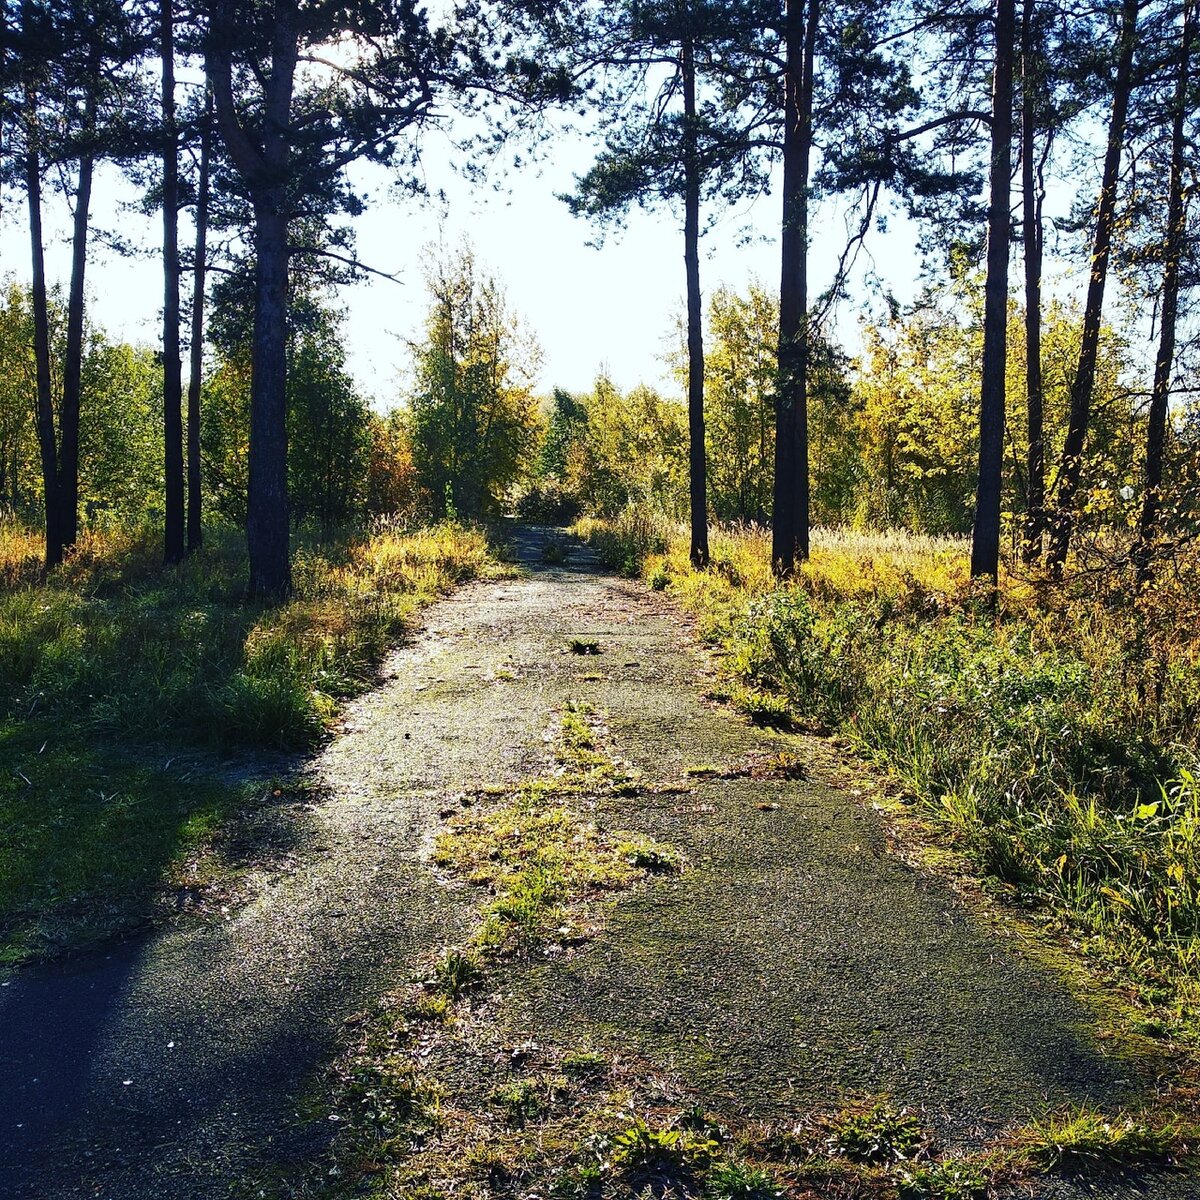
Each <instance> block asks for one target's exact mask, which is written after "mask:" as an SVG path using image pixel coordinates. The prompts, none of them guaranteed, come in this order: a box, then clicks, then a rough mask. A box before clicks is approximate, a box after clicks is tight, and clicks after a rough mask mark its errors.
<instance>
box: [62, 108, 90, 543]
mask: <svg viewBox="0 0 1200 1200" xmlns="http://www.w3.org/2000/svg"><path fill="white" fill-rule="evenodd" d="M88 108H89V112H88V115H87V118H86V119H87V121H88V125H89V127H90V126H91V124H92V121H93V119H94V117H95V111H96V108H95V97H94V96H93V97H91V98H89V100H88ZM94 173H95V159H94V158H93V157H92V154H91V152H90V151H85V153H84V155H83V157H82V158H80V160H79V186H78V188H77V189H76V192H75V222H74V230H73V232H72V237H71V285H70V288H69V290H68V292H67V344H66V350H65V361H64V362H63V383H62V405H61V406H60V408H59V413H58V436H59V451H58V522H59V526H58V534H59V537H60V539H61V540H62V544H63V547H64V548H66V547H68V546H73V545H75V542H76V540H77V538H78V537H79V409H80V402H81V393H82V387H83V306H84V291H83V288H84V277H85V274H86V272H87V252H88V218H89V215H90V210H91V204H92V177H93V175H94Z"/></svg>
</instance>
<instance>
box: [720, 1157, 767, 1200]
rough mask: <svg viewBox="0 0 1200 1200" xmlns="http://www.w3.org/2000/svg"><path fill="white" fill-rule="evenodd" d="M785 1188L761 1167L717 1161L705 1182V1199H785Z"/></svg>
mask: <svg viewBox="0 0 1200 1200" xmlns="http://www.w3.org/2000/svg"><path fill="white" fill-rule="evenodd" d="M783 1194H784V1193H783V1189H782V1188H781V1187H780V1186H779V1184H778V1182H776V1180H775V1179H774V1178H773V1177H772V1176H771V1174H770V1173H769V1172H767V1171H764V1170H763V1169H762V1168H761V1167H747V1166H744V1165H743V1164H741V1163H733V1162H724V1163H717V1165H716V1166H714V1167H713V1169H712V1170H711V1171H710V1172H709V1175H708V1178H707V1179H706V1180H705V1184H704V1198H705V1200H783Z"/></svg>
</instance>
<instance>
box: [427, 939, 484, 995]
mask: <svg viewBox="0 0 1200 1200" xmlns="http://www.w3.org/2000/svg"><path fill="white" fill-rule="evenodd" d="M483 979H484V975H483V964H482V963H481V962H480V960H479V955H477V954H473V953H471V952H470V951H464V950H447V951H446V953H445V954H444V955H443V956H442V957H441V959H439V960H438V964H437V967H436V968H435V969H434V973H433V981H434V986H435V987H436V988H437V990H438V991H439V992H441V994H442V995H443V996H448V997H449V998H450V999H452V1000H457V999H458V998H459V997H460V996H463V995H465V994H466V993H467V992H471V991H474V990H475V989H476V988H477V987H479V985H480V984H481V983H483Z"/></svg>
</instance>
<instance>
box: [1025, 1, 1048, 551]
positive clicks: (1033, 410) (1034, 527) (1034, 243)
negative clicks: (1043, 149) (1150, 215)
mask: <svg viewBox="0 0 1200 1200" xmlns="http://www.w3.org/2000/svg"><path fill="white" fill-rule="evenodd" d="M1034 4H1035V0H1025V8H1024V11H1023V13H1022V18H1021V233H1022V238H1023V241H1024V260H1025V408H1026V428H1027V433H1028V447H1027V450H1026V457H1025V468H1026V476H1027V478H1028V490H1027V493H1026V497H1025V536H1024V545H1023V547H1022V552H1023V557H1024V559H1025V561H1026V562H1027V563H1036V562H1039V561H1040V560H1041V557H1042V533H1043V530H1044V529H1045V523H1046V434H1045V417H1044V389H1043V385H1042V193H1041V188H1040V182H1039V180H1038V178H1037V156H1036V141H1037V100H1038V84H1037V66H1036V63H1035V61H1034V31H1033V19H1034Z"/></svg>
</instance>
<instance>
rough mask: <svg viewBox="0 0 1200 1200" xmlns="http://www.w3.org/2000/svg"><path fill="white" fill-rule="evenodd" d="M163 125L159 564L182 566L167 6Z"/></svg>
mask: <svg viewBox="0 0 1200 1200" xmlns="http://www.w3.org/2000/svg"><path fill="white" fill-rule="evenodd" d="M159 20H160V26H159V47H160V57H161V59H162V123H163V150H162V167H163V197H162V205H163V478H164V482H165V489H164V492H165V494H164V500H165V505H166V511H165V513H164V521H163V559H164V560H165V561H166V562H168V563H177V562H182V561H183V557H184V510H183V413H182V411H181V409H182V403H183V379H182V369H183V368H182V364H181V362H180V358H179V130H178V128H177V124H176V119H175V12H174V8H173V5H172V0H161V3H160V7H159Z"/></svg>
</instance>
